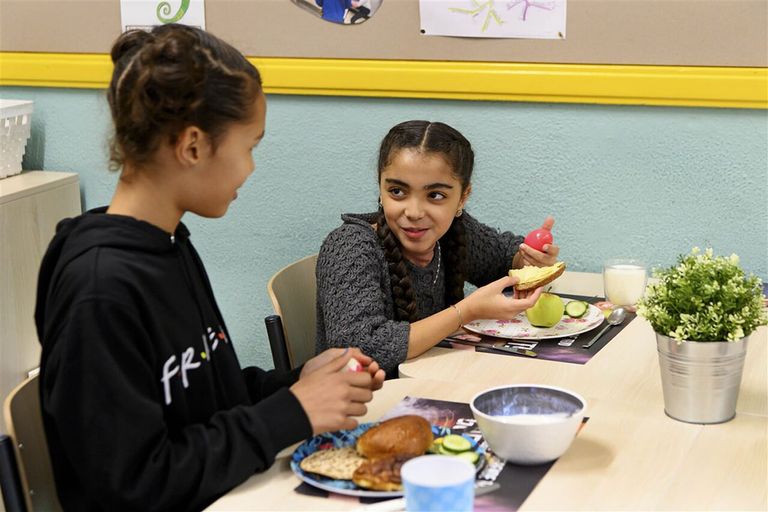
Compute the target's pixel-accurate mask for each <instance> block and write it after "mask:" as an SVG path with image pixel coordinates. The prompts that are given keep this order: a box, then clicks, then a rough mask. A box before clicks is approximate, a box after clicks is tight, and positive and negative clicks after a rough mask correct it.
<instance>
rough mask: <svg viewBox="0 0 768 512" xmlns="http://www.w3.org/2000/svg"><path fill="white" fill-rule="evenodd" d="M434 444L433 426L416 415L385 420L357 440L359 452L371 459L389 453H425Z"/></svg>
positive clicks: (414, 454) (413, 454)
mask: <svg viewBox="0 0 768 512" xmlns="http://www.w3.org/2000/svg"><path fill="white" fill-rule="evenodd" d="M431 445H432V427H431V426H430V424H429V422H428V421H427V420H425V419H424V418H422V417H421V416H416V415H406V416H398V417H396V418H392V419H389V420H386V421H383V422H381V423H379V424H378V425H376V426H375V427H373V428H371V429H370V430H368V431H367V432H366V433H365V434H363V435H362V436H360V438H359V439H358V440H357V453H359V454H360V455H362V456H363V457H367V458H369V459H378V458H382V457H386V456H389V455H411V456H416V455H423V454H424V452H426V451H427V448H429V447H430V446H431Z"/></svg>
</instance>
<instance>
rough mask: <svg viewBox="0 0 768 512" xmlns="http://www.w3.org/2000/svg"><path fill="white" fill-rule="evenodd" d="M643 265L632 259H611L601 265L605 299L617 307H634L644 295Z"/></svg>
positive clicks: (644, 275)
mask: <svg viewBox="0 0 768 512" xmlns="http://www.w3.org/2000/svg"><path fill="white" fill-rule="evenodd" d="M646 281H647V273H646V269H645V263H643V262H642V261H639V260H633V259H612V260H608V261H606V262H605V264H604V265H603V291H605V298H606V299H607V300H608V301H609V302H611V303H613V304H615V305H617V306H625V307H628V306H630V307H631V306H634V305H635V304H637V302H638V301H639V300H640V299H641V298H642V297H643V294H644V293H645V284H646Z"/></svg>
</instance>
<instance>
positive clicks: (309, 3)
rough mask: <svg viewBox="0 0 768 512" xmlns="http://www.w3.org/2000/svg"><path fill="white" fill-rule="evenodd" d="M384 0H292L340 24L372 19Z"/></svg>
mask: <svg viewBox="0 0 768 512" xmlns="http://www.w3.org/2000/svg"><path fill="white" fill-rule="evenodd" d="M383 1H384V0H291V2H293V3H294V4H296V5H297V6H298V7H300V8H301V9H302V10H304V11H307V12H310V13H312V14H314V15H315V16H317V17H318V18H321V19H323V20H325V21H329V22H331V23H337V24H339V25H357V24H359V23H363V22H364V21H367V20H368V19H370V18H371V17H372V16H373V15H374V14H376V11H378V10H379V7H381V4H382V2H383Z"/></svg>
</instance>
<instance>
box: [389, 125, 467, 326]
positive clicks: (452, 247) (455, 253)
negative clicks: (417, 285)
mask: <svg viewBox="0 0 768 512" xmlns="http://www.w3.org/2000/svg"><path fill="white" fill-rule="evenodd" d="M403 149H416V150H417V151H419V152H421V153H423V154H429V153H437V154H439V155H441V156H442V157H443V158H445V159H446V161H447V162H448V163H449V165H450V166H451V169H452V170H453V174H454V176H455V177H456V178H457V179H458V180H459V182H460V183H461V192H462V193H464V192H465V191H466V190H467V187H469V184H470V181H471V179H472V169H473V167H474V159H475V156H474V153H473V151H472V146H471V145H470V143H469V141H468V140H467V139H466V138H464V136H463V135H462V134H461V133H459V132H458V131H457V130H455V129H454V128H452V127H450V126H448V125H447V124H444V123H438V122H435V123H432V122H429V121H406V122H404V123H400V124H398V125H397V126H395V127H394V128H392V129H391V130H389V133H387V135H386V136H385V137H384V140H382V142H381V147H380V148H379V164H378V178H379V182H380V181H381V173H382V172H383V171H384V169H385V168H386V167H387V166H388V165H389V164H390V163H391V162H392V159H393V158H394V156H395V154H397V152H398V151H401V150H403ZM376 225H377V229H376V234H377V235H378V236H379V240H380V242H381V245H382V247H383V249H384V255H385V257H386V259H387V266H388V268H389V278H390V282H391V283H392V299H393V301H394V303H395V319H397V320H408V321H409V322H415V321H416V320H418V317H417V311H416V296H415V294H414V292H413V283H412V281H411V275H410V272H409V271H408V266H407V265H406V262H405V258H404V257H403V253H402V251H401V250H400V243H399V241H398V240H397V237H396V236H395V235H394V233H393V232H392V230H391V229H390V228H389V225H388V224H387V221H386V218H385V216H384V210H383V209H381V208H380V209H379V215H378V217H377V218H376ZM440 241H441V243H442V247H443V248H444V249H445V250H444V251H443V252H442V258H443V259H442V263H443V268H444V269H445V275H446V281H445V285H446V286H445V300H446V304H454V303H456V302H458V301H460V300H461V299H463V298H464V281H465V280H466V263H467V247H466V236H465V230H464V221H463V218H462V217H456V218H454V219H453V223H452V224H451V227H450V228H449V229H448V232H447V233H446V234H445V235H444V236H443V238H442V239H441V240H440Z"/></svg>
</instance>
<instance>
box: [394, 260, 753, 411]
mask: <svg viewBox="0 0 768 512" xmlns="http://www.w3.org/2000/svg"><path fill="white" fill-rule="evenodd" d="M555 285H556V286H555V287H554V291H557V292H561V293H572V294H580V295H587V296H599V295H601V294H602V276H601V275H600V274H589V273H583V272H565V273H564V274H563V276H562V277H561V278H560V279H558V280H557V281H555ZM748 343H749V346H748V347H747V356H746V360H745V363H744V374H743V377H742V383H741V390H740V393H739V402H738V404H737V408H736V410H737V411H738V412H741V413H750V414H760V415H763V416H768V328H766V327H761V328H759V329H757V331H755V332H754V333H753V334H752V336H750V339H749V342H748ZM399 370H400V377H418V378H426V379H438V380H447V381H450V382H458V381H470V382H480V383H485V384H488V385H501V384H512V383H518V384H519V383H534V384H548V385H551V386H561V387H565V388H568V389H572V390H574V391H576V392H578V393H580V394H582V395H584V396H592V397H595V398H600V399H610V400H616V401H626V402H628V403H638V402H642V403H645V404H651V405H655V406H657V407H663V404H664V397H663V395H662V391H661V376H660V375H659V362H658V355H657V352H656V337H655V334H654V333H653V329H652V328H651V326H650V324H649V323H648V322H647V321H646V320H644V319H642V318H639V317H638V318H636V319H635V320H633V321H632V322H631V323H630V324H629V325H628V326H627V327H625V328H624V329H623V330H622V331H621V332H620V333H619V334H618V335H617V336H616V337H615V338H613V339H612V340H611V341H610V342H609V343H608V344H607V345H606V346H605V347H604V348H603V349H602V350H600V352H598V353H597V354H596V355H595V356H594V357H592V358H591V359H590V360H589V361H588V362H587V363H586V364H583V365H582V364H572V363H563V362H558V361H546V360H538V359H533V358H527V357H517V356H507V355H500V354H488V353H483V352H473V351H470V350H453V349H447V348H433V349H431V350H429V351H428V352H426V353H424V354H422V355H421V356H419V357H418V358H416V359H412V360H410V361H406V362H405V363H402V364H401V365H400V367H399Z"/></svg>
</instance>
